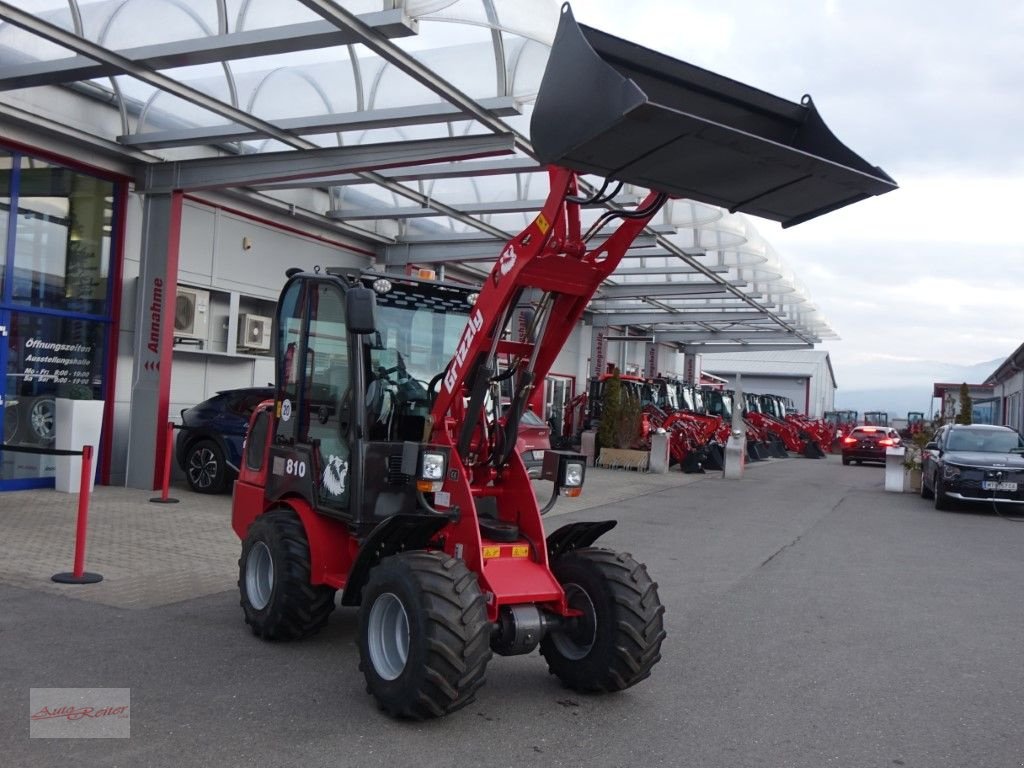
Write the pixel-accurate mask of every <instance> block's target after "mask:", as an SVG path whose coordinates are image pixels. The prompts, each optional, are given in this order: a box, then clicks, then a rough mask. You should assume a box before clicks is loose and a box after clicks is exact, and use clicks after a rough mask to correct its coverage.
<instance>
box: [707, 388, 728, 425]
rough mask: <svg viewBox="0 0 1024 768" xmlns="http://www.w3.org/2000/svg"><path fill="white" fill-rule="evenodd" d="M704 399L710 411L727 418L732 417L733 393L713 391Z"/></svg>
mask: <svg viewBox="0 0 1024 768" xmlns="http://www.w3.org/2000/svg"><path fill="white" fill-rule="evenodd" d="M704 400H705V404H706V405H707V409H708V413H711V414H714V415H717V416H722V417H723V418H726V419H731V418H732V395H730V394H727V393H725V392H717V391H711V392H708V393H707V394H706V395H705V398H704Z"/></svg>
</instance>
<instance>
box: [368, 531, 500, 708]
mask: <svg viewBox="0 0 1024 768" xmlns="http://www.w3.org/2000/svg"><path fill="white" fill-rule="evenodd" d="M379 569H384V570H382V571H381V570H379ZM395 571H399V572H402V575H401V576H399V578H408V577H410V576H411V577H412V578H413V580H414V581H415V582H416V584H417V585H418V590H419V592H420V596H421V597H422V606H421V607H422V609H423V619H424V622H423V625H424V628H425V636H424V637H423V638H422V643H423V648H422V654H423V660H424V663H423V667H422V674H421V675H419V676H417V677H418V683H417V684H416V686H415V690H413V691H411V692H409V693H410V695H408V696H405V697H398V698H395V699H389V698H387V697H385V698H382V697H381V696H377V700H378V705H379V706H380V708H381V709H382V710H384V711H385V712H387V713H388V714H389V715H391V716H393V717H399V718H407V719H413V720H424V719H427V718H433V717H441V716H443V715H446V714H449V713H451V712H454V711H456V710H458V709H461V708H462V707H465V706H466V705H467V704H469V703H471V702H472V701H473V700H474V698H475V697H476V693H477V691H478V690H479V689H480V687H481V686H482V685H483V684H484V679H485V671H486V667H487V663H488V662H489V661H490V659H491V647H490V632H491V625H490V623H489V622H488V621H487V608H486V603H485V602H484V597H483V594H482V593H481V592H480V587H479V584H478V582H477V578H476V575H475V574H473V573H472V572H471V571H470V570H469V569H468V568H467V567H466V565H465V563H463V561H462V560H458V559H456V558H453V557H448V556H447V555H445V554H443V553H440V552H427V551H411V552H403V553H401V554H399V555H392V556H391V557H387V558H384V559H383V560H382V561H381V562H380V564H378V565H377V566H375V567H374V569H373V571H371V576H370V581H369V582H368V584H367V587H366V590H367V591H369V590H371V589H373V585H374V582H375V579H376V578H381V577H384V578H386V577H388V576H391V574H393V573H394V572H395ZM374 572H377V573H374ZM392 577H393V576H392ZM371 601H372V595H371ZM371 601H367V600H366V599H365V598H364V602H363V605H364V606H366V609H367V610H368V609H369V608H370V604H369V603H370V602H371ZM410 607H411V606H410ZM366 621H367V619H366V615H365V612H364V613H361V614H360V625H361V626H360V637H361V638H362V636H363V633H364V631H365V630H364V629H363V625H364V624H365V622H366ZM360 642H362V639H361V640H360ZM411 656H412V652H411V651H410V657H411ZM359 668H360V670H361V671H362V672H363V674H364V676H366V677H367V686H366V687H367V691H368V692H369V693H371V694H374V695H376V693H375V691H374V685H373V683H372V682H371V680H370V675H372V674H374V672H373V670H372V664H371V662H370V661H369V660H368V659H367V658H365V654H361V658H360V663H359Z"/></svg>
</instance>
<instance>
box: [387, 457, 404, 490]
mask: <svg viewBox="0 0 1024 768" xmlns="http://www.w3.org/2000/svg"><path fill="white" fill-rule="evenodd" d="M409 480H410V477H409V475H406V474H404V473H403V472H402V454H400V453H399V454H394V455H392V456H388V477H387V482H388V485H405V484H407V483H408V482H409Z"/></svg>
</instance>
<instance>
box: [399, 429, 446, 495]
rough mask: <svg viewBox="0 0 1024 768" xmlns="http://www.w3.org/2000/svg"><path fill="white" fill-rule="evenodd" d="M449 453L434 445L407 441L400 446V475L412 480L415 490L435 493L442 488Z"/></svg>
mask: <svg viewBox="0 0 1024 768" xmlns="http://www.w3.org/2000/svg"><path fill="white" fill-rule="evenodd" d="M448 456H449V451H448V449H447V448H442V447H440V446H436V445H430V446H425V445H422V444H421V443H414V442H412V441H411V440H407V441H405V442H404V443H403V444H402V466H401V469H400V471H401V473H402V474H403V475H406V476H407V477H408V478H410V480H414V481H415V484H416V490H418V491H422V492H423V493H437V492H438V491H440V490H441V488H442V487H443V486H444V473H445V472H446V471H447V469H448Z"/></svg>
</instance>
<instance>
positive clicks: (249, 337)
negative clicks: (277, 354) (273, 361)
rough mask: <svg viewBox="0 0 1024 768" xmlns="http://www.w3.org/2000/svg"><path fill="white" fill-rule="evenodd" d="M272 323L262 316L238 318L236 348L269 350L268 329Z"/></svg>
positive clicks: (240, 316) (242, 316)
mask: <svg viewBox="0 0 1024 768" xmlns="http://www.w3.org/2000/svg"><path fill="white" fill-rule="evenodd" d="M272 322H273V321H272V320H271V319H270V318H269V317H264V316H263V315H239V316H238V348H239V349H261V350H266V349H270V329H271V323H272Z"/></svg>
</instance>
